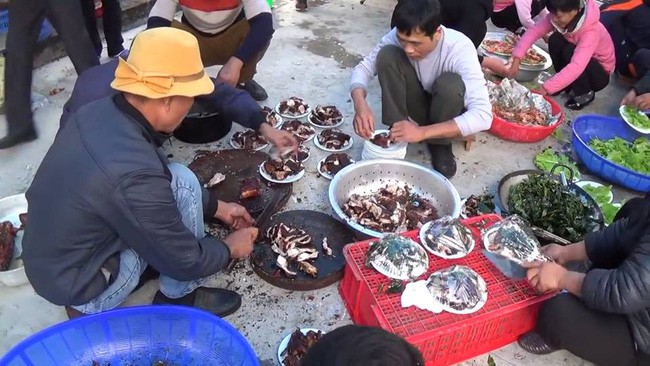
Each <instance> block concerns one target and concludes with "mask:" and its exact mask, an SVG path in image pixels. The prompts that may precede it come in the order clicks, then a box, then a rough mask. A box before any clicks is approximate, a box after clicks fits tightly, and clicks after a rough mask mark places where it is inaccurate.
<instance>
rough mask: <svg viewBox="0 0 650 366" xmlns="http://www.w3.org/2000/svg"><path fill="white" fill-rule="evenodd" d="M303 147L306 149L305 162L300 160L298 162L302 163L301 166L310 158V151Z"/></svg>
mask: <svg viewBox="0 0 650 366" xmlns="http://www.w3.org/2000/svg"><path fill="white" fill-rule="evenodd" d="M305 147H306V148H307V149H308V150H307V157H306V158H305V160H300V162H301V163H303V164H304V163H305V161H307V160H309V158H310V157H311V150H309V147H307V146H305Z"/></svg>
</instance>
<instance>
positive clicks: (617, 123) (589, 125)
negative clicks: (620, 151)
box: [571, 115, 650, 192]
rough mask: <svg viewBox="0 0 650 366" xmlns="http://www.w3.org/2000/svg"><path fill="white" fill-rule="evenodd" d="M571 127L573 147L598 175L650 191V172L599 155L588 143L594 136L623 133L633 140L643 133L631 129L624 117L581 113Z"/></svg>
mask: <svg viewBox="0 0 650 366" xmlns="http://www.w3.org/2000/svg"><path fill="white" fill-rule="evenodd" d="M572 130H573V134H572V135H573V136H572V139H571V140H572V144H573V150H574V151H575V152H576V155H578V158H580V160H581V161H582V162H583V163H584V164H585V166H586V167H587V169H589V170H590V171H591V172H593V173H594V174H596V175H598V176H599V177H601V178H603V179H605V180H608V181H610V182H612V183H615V184H618V185H621V186H623V187H626V188H629V189H632V190H635V191H639V192H649V191H650V176H648V175H645V174H641V173H639V172H635V171H633V170H631V169H628V168H626V167H623V166H621V165H618V164H615V163H614V162H612V161H609V160H607V159H605V158H604V157H602V156H600V155H598V154H597V153H596V152H595V151H594V150H592V149H591V148H590V147H589V141H591V140H592V139H594V138H599V139H602V140H609V139H612V138H614V137H620V138H622V139H624V140H627V141H629V142H632V141H634V140H635V139H636V138H638V137H641V136H643V135H642V134H640V133H638V132H637V131H635V130H634V129H632V128H631V127H630V126H628V125H627V124H626V123H625V121H623V120H622V119H619V118H612V117H604V116H599V115H582V116H580V117H578V118H576V120H575V121H573V125H572Z"/></svg>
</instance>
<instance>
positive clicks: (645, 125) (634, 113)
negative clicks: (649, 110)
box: [623, 105, 650, 130]
mask: <svg viewBox="0 0 650 366" xmlns="http://www.w3.org/2000/svg"><path fill="white" fill-rule="evenodd" d="M623 115H625V118H626V119H627V121H628V122H629V123H630V124H631V125H634V126H636V127H638V128H641V129H644V130H647V129H649V128H650V117H648V116H647V115H646V114H645V113H642V112H640V111H639V109H638V108H636V107H635V106H631V105H626V106H625V107H623Z"/></svg>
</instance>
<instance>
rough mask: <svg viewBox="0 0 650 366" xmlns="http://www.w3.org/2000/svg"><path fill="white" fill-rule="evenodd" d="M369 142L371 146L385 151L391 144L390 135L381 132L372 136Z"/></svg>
mask: <svg viewBox="0 0 650 366" xmlns="http://www.w3.org/2000/svg"><path fill="white" fill-rule="evenodd" d="M370 142H372V143H373V144H375V145H377V146H380V147H383V148H384V149H387V148H389V147H390V144H391V143H392V142H393V141H392V139H391V138H390V134H389V133H388V132H382V133H378V134H376V135H374V136H373V137H372V138H371V139H370Z"/></svg>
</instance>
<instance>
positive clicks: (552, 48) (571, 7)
mask: <svg viewBox="0 0 650 366" xmlns="http://www.w3.org/2000/svg"><path fill="white" fill-rule="evenodd" d="M546 8H547V9H548V11H549V12H550V14H549V15H547V16H546V17H544V18H543V19H541V20H540V21H539V22H537V23H536V24H535V26H533V27H532V28H530V29H529V30H527V31H526V33H524V35H523V36H522V37H521V39H520V40H519V42H518V43H517V45H516V46H515V50H514V52H513V61H512V65H511V66H510V71H509V72H508V75H507V76H509V77H514V76H515V75H517V73H518V72H519V65H520V64H521V59H522V58H523V57H524V55H525V54H526V51H528V49H529V48H530V47H531V46H532V45H533V43H535V41H537V40H538V39H540V38H542V37H544V36H545V35H547V34H548V33H549V32H551V31H553V30H554V33H553V34H552V35H551V36H550V37H549V40H548V48H549V54H550V55H551V59H552V60H553V67H554V68H555V72H556V74H555V75H554V76H553V77H552V78H550V79H549V80H547V81H546V82H544V84H543V85H542V87H541V88H539V89H538V91H539V92H540V93H541V94H543V95H546V94H551V95H553V94H556V93H560V92H562V91H565V92H567V93H569V96H570V98H569V100H567V102H566V103H565V104H564V106H565V107H567V108H569V109H573V110H581V109H582V108H584V107H585V106H587V105H589V104H590V103H591V102H593V100H594V98H595V95H596V92H597V91H600V90H602V89H604V88H605V87H606V86H607V84H609V78H610V74H611V73H612V72H613V71H614V66H615V63H616V60H615V57H614V44H613V42H612V38H611V37H610V36H609V33H607V29H605V26H603V24H601V23H600V21H599V17H600V10H599V9H598V4H596V2H595V1H594V0H548V3H547V5H546Z"/></svg>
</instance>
